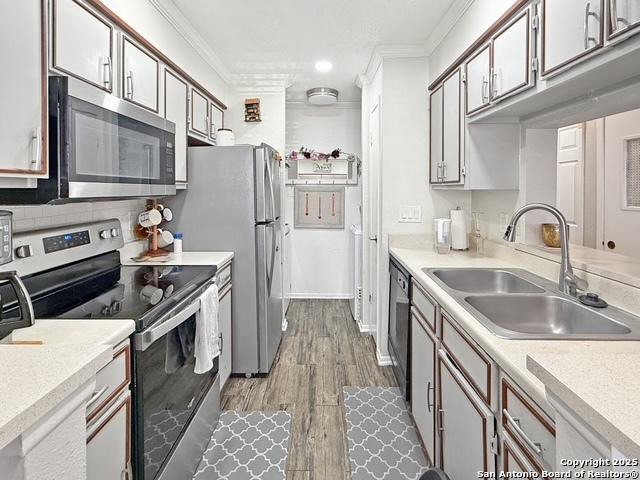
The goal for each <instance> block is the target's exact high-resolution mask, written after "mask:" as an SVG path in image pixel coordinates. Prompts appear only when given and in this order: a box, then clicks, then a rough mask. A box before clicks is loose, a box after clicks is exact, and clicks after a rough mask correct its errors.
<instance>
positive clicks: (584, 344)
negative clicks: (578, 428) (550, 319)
mask: <svg viewBox="0 0 640 480" xmlns="http://www.w3.org/2000/svg"><path fill="white" fill-rule="evenodd" d="M389 250H390V253H391V254H392V255H393V256H394V257H395V258H396V259H397V260H398V261H400V263H402V265H404V267H405V268H406V269H407V270H409V272H410V273H411V275H412V276H413V277H414V278H415V280H416V281H418V282H419V283H420V284H422V285H423V286H424V287H425V288H427V289H428V290H429V292H431V294H432V295H433V296H434V297H435V299H436V300H437V301H438V303H440V305H442V307H443V308H444V309H445V310H447V311H448V312H449V313H450V314H451V315H452V316H453V317H454V319H455V320H456V321H457V322H458V323H459V324H460V326H461V327H462V328H463V329H464V330H465V331H466V332H467V333H468V334H469V335H470V336H471V337H472V338H473V339H474V340H475V341H476V342H477V343H478V345H480V347H481V348H483V349H484V350H485V351H486V352H487V353H488V354H489V356H491V357H492V358H493V359H494V360H495V361H496V362H497V363H498V365H499V366H500V368H501V369H502V370H503V371H504V372H505V373H507V375H509V376H510V377H512V378H513V380H514V381H515V382H516V383H518V384H519V385H520V386H521V387H522V388H523V389H524V390H525V391H527V393H528V394H529V395H530V396H531V397H532V398H533V400H534V401H535V402H536V403H537V404H538V405H539V406H540V407H541V408H542V409H543V410H545V411H546V412H547V413H548V414H549V415H550V416H552V417H555V414H554V413H553V409H552V407H551V405H549V403H548V401H547V399H546V396H545V387H544V384H543V383H542V382H541V381H540V379H538V378H537V377H536V376H535V375H534V374H533V373H532V372H530V371H529V370H528V369H527V356H531V357H533V358H547V357H548V356H549V357H550V356H553V355H558V354H566V355H569V357H570V358H575V359H576V361H577V362H580V361H582V362H583V364H584V365H585V369H586V368H587V365H588V364H589V359H590V358H592V357H594V358H595V357H597V356H598V355H605V356H606V355H612V354H619V355H620V358H621V359H622V358H624V357H629V359H635V355H639V354H640V342H627V341H621V342H613V341H612V342H606V341H603V342H600V341H568V340H508V339H503V338H500V337H497V336H496V335H494V334H492V333H491V332H490V331H489V330H487V329H486V328H485V327H484V326H483V325H482V324H481V323H480V322H479V321H478V320H476V319H475V317H474V316H473V315H472V314H470V313H469V312H467V311H466V310H465V309H464V308H463V307H462V306H461V305H460V304H459V303H458V302H457V301H456V300H455V299H454V298H453V297H451V296H450V295H449V294H448V293H447V292H446V291H445V290H444V289H443V288H442V287H440V285H438V284H437V283H436V282H435V281H434V280H432V279H431V278H430V277H429V276H427V274H426V273H424V272H423V271H422V268H437V267H488V268H495V267H497V268H524V269H528V268H527V265H521V264H516V263H512V262H508V261H506V260H504V259H501V258H496V257H477V256H475V255H474V254H472V253H468V252H452V253H451V254H449V255H438V254H437V253H435V252H434V251H432V250H417V249H409V248H398V247H391V248H390V249H389ZM533 273H536V274H539V272H533ZM623 364H624V362H621V365H623ZM593 368H597V367H593ZM592 371H597V370H592ZM635 371H636V372H637V371H638V370H637V369H636V370H635ZM567 374H570V370H568V371H567ZM605 375H606V374H605ZM583 378H584V377H583ZM593 378H594V377H591V379H590V381H589V382H588V383H587V384H586V386H585V388H586V387H587V386H591V387H592V388H594V383H593ZM598 379H599V377H598ZM585 381H586V380H585ZM595 385H597V384H595ZM626 398H627V399H628V398H630V397H629V396H627V397H626ZM631 398H633V397H631ZM568 405H569V406H570V407H572V404H571V403H569V404H568ZM618 407H619V408H620V409H621V411H625V412H628V409H629V404H628V401H626V400H624V397H623V401H622V402H621V403H620V402H619V403H618ZM638 420H639V421H640V417H639V418H638ZM638 440H640V438H639V439H638Z"/></svg>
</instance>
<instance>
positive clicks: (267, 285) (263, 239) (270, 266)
mask: <svg viewBox="0 0 640 480" xmlns="http://www.w3.org/2000/svg"><path fill="white" fill-rule="evenodd" d="M256 248H257V250H258V255H257V261H258V265H257V266H256V267H257V268H256V270H257V272H258V329H259V339H258V340H259V345H260V347H259V349H260V373H268V372H269V370H270V369H271V366H272V365H273V360H274V358H275V356H276V353H277V352H278V347H279V346H280V339H281V338H282V271H281V270H282V267H281V265H280V253H281V250H282V248H281V246H280V231H279V222H271V223H267V224H264V225H257V226H256Z"/></svg>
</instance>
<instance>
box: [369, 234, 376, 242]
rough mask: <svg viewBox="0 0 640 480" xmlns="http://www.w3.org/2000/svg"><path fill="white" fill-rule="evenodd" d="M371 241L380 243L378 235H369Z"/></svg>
mask: <svg viewBox="0 0 640 480" xmlns="http://www.w3.org/2000/svg"><path fill="white" fill-rule="evenodd" d="M369 240H371V241H372V242H377V241H378V236H377V235H369Z"/></svg>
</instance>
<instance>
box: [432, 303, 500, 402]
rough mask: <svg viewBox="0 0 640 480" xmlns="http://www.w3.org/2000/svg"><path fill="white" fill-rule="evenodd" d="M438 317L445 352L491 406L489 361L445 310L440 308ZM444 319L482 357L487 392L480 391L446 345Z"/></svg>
mask: <svg viewBox="0 0 640 480" xmlns="http://www.w3.org/2000/svg"><path fill="white" fill-rule="evenodd" d="M440 319H441V320H440V321H441V322H442V324H441V326H440V341H441V342H442V345H444V347H445V348H446V350H447V354H448V355H449V356H450V357H451V358H452V359H453V360H454V362H455V363H456V365H457V366H458V367H459V368H460V370H461V371H462V372H463V373H464V376H465V377H466V379H467V380H468V381H469V383H470V384H471V386H472V387H473V388H474V389H475V391H476V392H477V393H478V395H479V396H480V398H482V399H483V400H484V401H485V403H486V404H487V406H489V407H491V393H492V389H491V362H490V361H489V360H487V359H486V357H485V354H484V353H483V352H482V351H481V350H480V349H479V348H478V347H477V346H475V345H474V344H473V343H472V342H470V341H469V340H468V339H467V335H466V334H465V333H463V332H462V330H461V329H460V328H458V327H457V326H456V325H455V322H454V321H453V320H452V319H451V316H450V315H449V314H448V313H447V312H446V311H445V310H441V313H440ZM445 320H446V321H447V323H448V324H449V325H451V327H452V328H453V329H454V330H455V331H456V332H458V335H460V337H462V339H463V340H464V341H465V342H466V344H467V345H469V346H470V347H471V349H472V350H473V351H474V352H475V353H476V355H478V356H479V357H480V358H481V359H482V361H483V362H484V364H485V365H486V366H487V393H486V395H485V394H484V393H483V392H482V389H481V388H480V386H479V385H478V384H477V383H476V381H475V380H474V379H473V377H472V376H471V374H469V372H468V371H467V369H466V368H464V365H463V363H462V362H461V361H460V360H458V358H456V356H455V355H454V354H453V352H452V351H451V349H450V348H449V346H448V345H447V342H446V341H445V339H444V322H445Z"/></svg>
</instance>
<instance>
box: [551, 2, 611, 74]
mask: <svg viewBox="0 0 640 480" xmlns="http://www.w3.org/2000/svg"><path fill="white" fill-rule="evenodd" d="M603 11H604V10H603V2H602V0H543V1H542V41H541V44H542V75H543V76H545V75H549V74H551V73H554V72H556V71H558V70H560V69H562V68H564V67H566V66H567V65H570V64H572V63H574V62H576V61H578V60H580V59H581V58H582V57H584V56H585V55H586V54H588V53H589V52H591V51H593V50H597V49H599V48H600V47H602V42H603V38H602V31H603V28H602V27H603Z"/></svg>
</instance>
